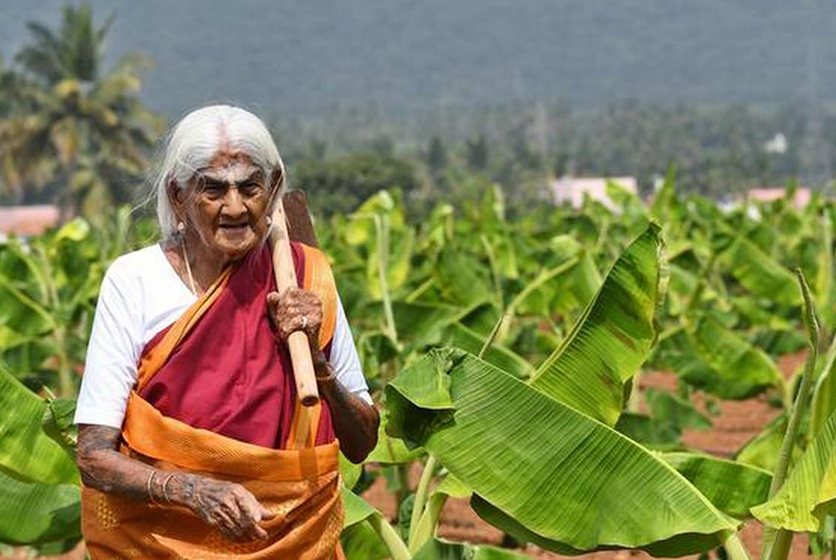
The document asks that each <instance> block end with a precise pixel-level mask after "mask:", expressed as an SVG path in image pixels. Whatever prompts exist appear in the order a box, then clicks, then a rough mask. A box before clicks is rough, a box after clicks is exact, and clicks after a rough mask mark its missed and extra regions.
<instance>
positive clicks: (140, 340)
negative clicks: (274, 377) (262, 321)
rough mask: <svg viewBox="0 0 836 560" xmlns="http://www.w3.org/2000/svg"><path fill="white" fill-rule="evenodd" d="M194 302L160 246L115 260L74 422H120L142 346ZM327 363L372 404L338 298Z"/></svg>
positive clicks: (96, 320) (96, 319)
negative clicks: (335, 320)
mask: <svg viewBox="0 0 836 560" xmlns="http://www.w3.org/2000/svg"><path fill="white" fill-rule="evenodd" d="M196 300H197V297H196V296H195V295H194V294H193V293H192V292H191V290H189V289H188V288H187V287H186V285H185V284H184V283H183V281H182V280H181V279H180V277H179V276H178V275H177V273H176V272H175V270H174V268H173V267H172V266H171V263H169V262H168V258H166V256H165V253H164V252H163V250H162V247H161V246H160V245H159V244H156V245H151V246H149V247H145V248H144V249H140V250H138V251H134V252H132V253H128V254H126V255H122V256H121V257H119V258H118V259H116V260H115V261H113V264H111V265H110V267H109V268H108V269H107V272H106V273H105V277H104V281H103V282H102V288H101V291H100V293H99V301H98V304H97V305H96V314H95V317H94V319H93V331H92V333H91V335H90V342H89V344H88V347H87V360H86V363H85V366H84V377H83V378H82V381H81V391H80V393H79V395H78V403H77V404H76V412H75V423H76V424H99V425H102V426H111V427H114V428H120V427H121V426H122V420H123V419H124V417H125V408H126V407H127V404H128V397H129V396H130V393H131V389H132V388H133V387H134V385H135V384H136V379H137V364H139V358H140V355H141V353H142V349H143V348H144V347H145V345H146V344H147V343H148V342H149V341H150V340H151V339H152V338H153V337H154V335H156V334H157V333H158V332H160V331H162V330H163V329H165V328H166V327H168V326H169V325H171V324H172V323H174V322H175V321H176V320H177V318H178V317H180V316H181V315H182V314H183V313H184V312H185V311H186V310H187V309H188V308H189V306H191V305H192V304H193V303H194V302H195V301H196ZM329 362H330V363H331V365H332V366H333V367H334V373H335V375H336V377H337V380H338V381H339V382H340V383H341V384H342V385H343V386H344V387H345V388H346V389H347V390H348V391H350V392H351V393H353V394H355V395H357V396H359V397H361V398H362V399H363V400H365V401H366V402H368V403H369V404H371V403H372V399H371V396H370V395H369V389H368V386H367V385H366V380H365V378H364V377H363V370H362V368H361V367H360V359H359V357H358V356H357V348H356V347H355V346H354V339H353V338H352V336H351V329H350V328H349V326H348V320H347V319H346V316H345V311H344V310H343V306H342V302H341V301H340V300H339V298H337V322H336V325H335V328H334V338H333V340H332V342H331V356H330V359H329Z"/></svg>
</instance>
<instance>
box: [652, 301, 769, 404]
mask: <svg viewBox="0 0 836 560" xmlns="http://www.w3.org/2000/svg"><path fill="white" fill-rule="evenodd" d="M655 353H656V354H657V357H658V359H659V361H660V362H661V363H662V364H664V365H665V366H667V367H669V368H671V369H672V370H673V371H675V372H676V374H677V375H678V376H679V377H681V378H682V379H683V380H684V381H685V382H687V383H689V384H690V385H693V386H694V387H697V388H698V389H702V390H703V391H706V392H708V393H711V394H713V395H716V396H718V397H720V398H721V399H746V398H749V397H751V396H753V395H756V394H758V393H761V392H763V391H765V390H766V389H767V388H769V387H771V386H773V385H775V384H777V382H778V379H779V377H778V376H779V373H778V368H777V367H776V366H775V363H774V362H773V361H772V360H771V359H770V358H769V356H767V355H766V354H765V353H764V352H762V351H761V350H760V349H758V348H755V347H754V346H752V345H751V344H749V343H748V342H747V341H746V340H744V339H743V338H741V337H740V336H738V335H737V334H736V333H734V332H733V331H731V330H729V329H727V328H726V327H724V326H723V325H722V323H720V321H719V320H718V319H717V318H716V317H715V316H714V314H706V315H704V316H703V317H701V318H698V320H697V323H696V325H695V326H694V327H692V328H689V329H686V328H684V327H676V328H674V329H671V330H670V331H668V332H666V333H665V334H663V335H662V336H661V337H660V339H659V344H658V345H657V348H656V349H655Z"/></svg>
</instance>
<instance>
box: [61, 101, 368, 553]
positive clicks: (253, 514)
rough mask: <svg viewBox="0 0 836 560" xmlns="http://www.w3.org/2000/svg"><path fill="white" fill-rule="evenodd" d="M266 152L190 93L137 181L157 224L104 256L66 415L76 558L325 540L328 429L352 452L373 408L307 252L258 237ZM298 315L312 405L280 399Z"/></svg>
mask: <svg viewBox="0 0 836 560" xmlns="http://www.w3.org/2000/svg"><path fill="white" fill-rule="evenodd" d="M284 184H285V172H284V165H283V163H282V160H281V158H280V156H279V152H278V150H277V149H276V145H275V144H274V142H273V140H272V138H271V136H270V133H269V132H268V131H267V129H266V128H265V126H264V124H263V123H262V122H261V121H260V120H259V119H258V118H256V117H255V116H254V115H252V114H251V113H248V112H247V111H244V110H243V109H240V108H237V107H230V106H212V107H206V108H203V109H199V110H197V111H194V112H192V113H191V114H189V115H187V116H186V117H185V118H184V119H183V120H181V121H180V122H179V123H178V124H177V125H176V127H175V128H174V131H173V133H172V135H171V137H170V140H169V142H168V146H167V152H166V155H165V160H164V164H163V167H162V170H161V173H160V175H159V178H158V180H157V183H156V185H155V194H156V197H157V214H158V218H159V223H160V227H161V229H162V233H163V236H164V240H163V241H162V242H160V243H159V244H156V245H152V246H150V247H146V248H144V249H140V250H139V251H135V252H133V253H130V254H127V255H123V256H122V257H120V258H118V259H117V260H116V261H115V262H114V263H113V264H112V265H111V267H110V268H109V269H108V271H107V274H106V275H105V278H104V282H103V284H102V289H101V294H100V297H99V302H98V306H97V308H96V316H95V320H94V323H93V331H92V335H91V338H90V346H89V349H88V353H87V362H86V366H85V372H84V377H83V381H82V386H81V393H80V395H79V399H78V407H77V412H76V417H75V422H76V423H77V424H79V441H78V466H79V469H80V471H81V477H82V481H83V484H84V488H83V493H82V508H83V509H82V511H83V523H82V525H83V531H84V536H85V539H86V542H87V546H88V550H89V551H90V553H91V555H92V556H93V558H114V557H131V558H138V557H142V558H147V557H154V558H169V557H171V558H174V557H177V558H207V557H238V556H240V557H246V558H336V557H340V556H341V552H340V551H339V544H338V536H339V533H340V530H341V524H342V505H341V503H340V499H339V484H340V482H339V474H338V468H337V465H338V461H337V458H338V457H337V455H338V446H339V449H341V450H342V452H343V453H344V454H345V456H346V457H347V458H348V459H350V460H352V461H354V462H360V461H362V460H363V459H364V458H365V457H366V455H368V453H369V452H370V451H371V450H372V449H373V448H374V446H375V444H376V440H377V428H378V423H379V418H378V414H377V411H376V410H375V408H374V407H373V406H372V401H371V398H370V397H369V393H368V389H367V386H366V382H365V380H364V378H363V373H362V371H361V369H360V363H359V360H358V357H357V351H356V349H355V347H354V343H353V340H352V337H351V332H350V330H349V326H348V322H347V321H346V317H345V314H344V312H343V309H342V305H341V304H340V301H339V298H338V296H337V293H336V288H335V287H334V282H333V276H332V275H331V271H330V268H328V264H327V261H326V260H325V259H324V257H323V255H322V254H321V253H320V252H319V251H317V250H316V249H313V248H311V247H307V246H304V245H301V244H297V243H294V244H292V253H293V256H294V264H295V267H296V272H297V277H298V278H299V281H300V287H299V288H290V289H287V290H285V291H284V292H283V293H276V287H275V286H276V285H275V281H274V276H273V270H272V260H271V253H270V250H269V246H268V245H267V243H266V242H265V239H266V236H267V233H268V231H269V230H270V227H271V222H270V215H271V211H272V209H273V205H274V204H275V203H276V202H277V201H278V200H279V197H280V196H281V195H282V192H283V189H284ZM298 330H303V331H304V332H306V333H307V335H308V340H309V342H310V347H311V352H312V356H313V359H314V368H315V372H316V379H317V385H318V389H319V392H320V395H321V396H322V400H321V401H320V405H318V407H317V408H315V409H313V410H311V409H308V408H305V407H301V406H300V405H299V404H298V403H297V398H296V389H295V385H294V382H293V373H292V369H291V365H290V360H289V357H288V351H287V346H286V344H285V340H286V338H287V337H288V336H289V334H290V333H293V332H295V331H298Z"/></svg>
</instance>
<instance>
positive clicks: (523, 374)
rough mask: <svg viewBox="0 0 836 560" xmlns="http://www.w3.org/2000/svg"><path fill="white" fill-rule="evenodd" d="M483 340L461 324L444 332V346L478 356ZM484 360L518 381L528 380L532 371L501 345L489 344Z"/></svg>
mask: <svg viewBox="0 0 836 560" xmlns="http://www.w3.org/2000/svg"><path fill="white" fill-rule="evenodd" d="M485 339H486V337H483V336H480V335H479V334H477V333H476V332H474V331H472V330H471V329H469V328H467V327H465V326H464V325H462V324H461V323H456V324H454V325H451V326H450V327H449V328H448V329H447V330H446V331H445V335H444V344H445V345H447V346H455V347H457V348H461V349H462V350H467V351H468V352H471V353H473V354H478V353H479V351H480V350H481V349H482V346H483V345H484V344H485ZM484 359H485V360H486V361H488V362H490V363H492V364H493V365H495V366H497V367H498V368H500V369H502V370H504V371H507V372H508V373H510V374H512V375H514V376H515V377H519V378H520V379H528V378H529V376H531V374H532V372H533V370H534V368H532V367H531V364H529V363H528V362H527V361H525V360H524V359H523V358H522V357H521V356H519V355H518V354H516V353H514V352H513V351H511V350H509V349H508V348H506V347H505V346H502V345H501V344H496V343H493V344H491V346H490V347H489V348H488V350H487V351H486V352H485V356H484Z"/></svg>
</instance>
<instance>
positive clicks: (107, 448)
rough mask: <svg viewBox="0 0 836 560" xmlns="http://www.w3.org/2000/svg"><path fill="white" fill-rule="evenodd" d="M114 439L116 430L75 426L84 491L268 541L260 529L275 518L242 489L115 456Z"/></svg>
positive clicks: (241, 537)
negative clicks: (186, 514) (181, 513)
mask: <svg viewBox="0 0 836 560" xmlns="http://www.w3.org/2000/svg"><path fill="white" fill-rule="evenodd" d="M119 437H120V431H119V429H117V428H109V427H107V426H94V425H87V424H84V425H81V426H79V436H78V468H79V471H81V480H82V481H83V482H84V484H85V485H86V486H89V487H91V488H95V489H97V490H100V491H102V492H107V493H111V494H116V495H119V496H123V497H126V498H131V499H134V500H141V501H145V502H151V503H155V504H158V505H162V506H169V505H174V506H182V507H186V508H189V509H191V510H192V511H194V513H195V514H196V515H198V516H199V517H200V518H201V519H203V520H204V521H205V522H206V523H207V524H209V525H211V526H213V527H216V528H217V529H218V530H219V531H221V532H222V533H223V534H225V535H226V536H227V537H229V538H231V539H235V540H252V539H257V538H266V537H267V532H266V531H265V530H264V529H263V528H262V527H261V526H260V525H259V523H260V522H261V521H263V520H266V519H270V518H272V517H273V516H274V514H273V513H271V512H270V510H268V509H266V508H264V507H263V506H262V505H261V504H259V503H258V501H257V500H256V499H255V497H254V496H253V495H252V494H251V493H250V492H249V491H248V490H247V489H246V488H244V487H243V486H241V485H240V484H234V483H231V482H225V481H221V480H213V479H211V478H207V477H203V476H198V475H194V474H189V473H182V472H176V471H166V470H162V469H155V468H153V467H151V466H149V465H146V464H145V463H142V462H140V461H137V460H135V459H131V458H130V457H127V456H125V455H122V454H121V453H119V451H118V446H119Z"/></svg>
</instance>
